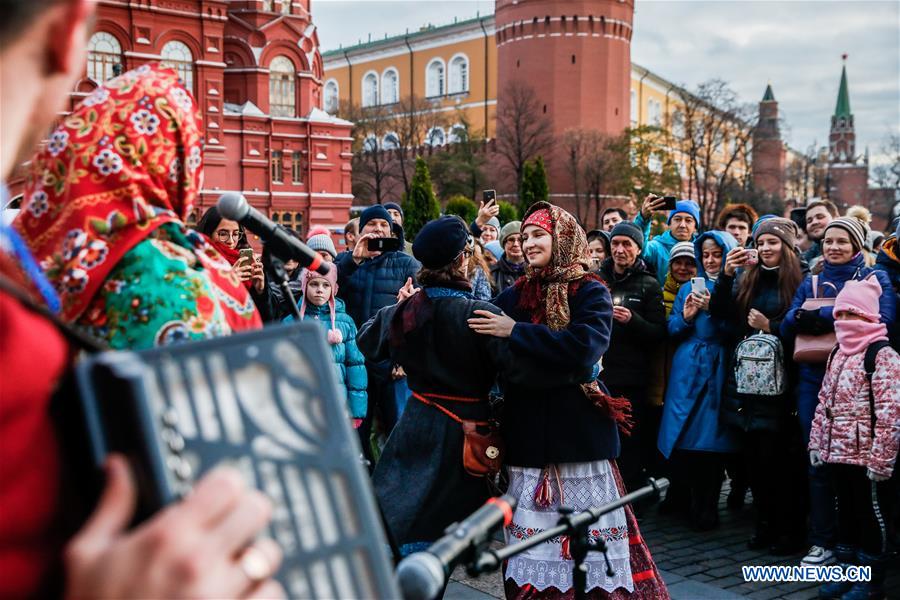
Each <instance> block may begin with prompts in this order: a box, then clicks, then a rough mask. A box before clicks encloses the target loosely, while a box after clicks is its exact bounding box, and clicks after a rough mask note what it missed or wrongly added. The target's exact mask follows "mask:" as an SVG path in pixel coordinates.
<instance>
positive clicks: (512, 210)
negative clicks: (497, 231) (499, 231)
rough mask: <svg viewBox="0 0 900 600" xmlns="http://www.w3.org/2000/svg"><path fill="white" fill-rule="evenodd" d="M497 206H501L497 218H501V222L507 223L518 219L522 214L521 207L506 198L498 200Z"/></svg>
mask: <svg viewBox="0 0 900 600" xmlns="http://www.w3.org/2000/svg"><path fill="white" fill-rule="evenodd" d="M497 206H499V207H500V213H499V214H498V215H497V218H498V219H500V222H501V223H503V224H504V225H506V224H507V223H509V222H510V221H518V220H519V217H520V214H519V209H518V208H517V207H515V206H513V205H512V204H510V203H509V202H506V201H505V200H500V201H498V202H497Z"/></svg>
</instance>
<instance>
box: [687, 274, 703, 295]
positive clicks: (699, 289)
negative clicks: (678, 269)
mask: <svg viewBox="0 0 900 600" xmlns="http://www.w3.org/2000/svg"><path fill="white" fill-rule="evenodd" d="M691 293H694V294H697V295H698V296H704V295H706V293H707V292H706V280H705V279H703V278H702V277H691Z"/></svg>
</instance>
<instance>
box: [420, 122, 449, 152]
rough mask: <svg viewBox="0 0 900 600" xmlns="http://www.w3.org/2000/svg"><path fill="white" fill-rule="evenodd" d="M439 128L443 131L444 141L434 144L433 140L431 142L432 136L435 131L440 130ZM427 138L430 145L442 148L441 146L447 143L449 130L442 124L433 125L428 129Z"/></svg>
mask: <svg viewBox="0 0 900 600" xmlns="http://www.w3.org/2000/svg"><path fill="white" fill-rule="evenodd" d="M438 130H440V132H441V134H442V136H443V138H444V139H443V141H442V142H441V143H440V144H437V145H434V144H432V142H431V137H432V135H431V134H432V133H434V132H435V131H438ZM425 139H426V143H427V144H428V145H429V146H434V147H435V148H440V147H441V146H445V145H446V144H447V132H446V131H444V128H443V127H440V126H438V125H435V126H434V127H432V128H431V129H429V130H428V133H427V134H426V138H425Z"/></svg>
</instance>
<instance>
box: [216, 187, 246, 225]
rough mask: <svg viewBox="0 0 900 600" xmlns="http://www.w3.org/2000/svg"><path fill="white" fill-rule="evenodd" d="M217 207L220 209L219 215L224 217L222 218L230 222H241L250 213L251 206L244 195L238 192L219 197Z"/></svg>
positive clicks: (226, 193)
mask: <svg viewBox="0 0 900 600" xmlns="http://www.w3.org/2000/svg"><path fill="white" fill-rule="evenodd" d="M216 207H217V208H218V209H219V214H221V215H222V218H223V219H228V220H229V221H240V220H241V219H243V218H244V217H246V216H247V213H249V212H250V204H249V203H248V202H247V199H246V198H244V196H243V194H239V193H237V192H225V193H224V194H222V195H221V196H219V201H218V202H217V203H216Z"/></svg>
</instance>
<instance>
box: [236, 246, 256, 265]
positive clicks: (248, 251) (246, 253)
mask: <svg viewBox="0 0 900 600" xmlns="http://www.w3.org/2000/svg"><path fill="white" fill-rule="evenodd" d="M240 261H245V262H248V263H251V264H252V263H253V248H242V249H241V252H240V258H238V262H240Z"/></svg>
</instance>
